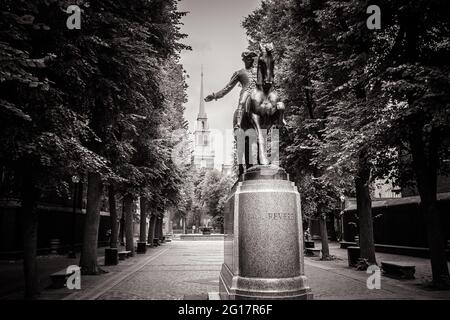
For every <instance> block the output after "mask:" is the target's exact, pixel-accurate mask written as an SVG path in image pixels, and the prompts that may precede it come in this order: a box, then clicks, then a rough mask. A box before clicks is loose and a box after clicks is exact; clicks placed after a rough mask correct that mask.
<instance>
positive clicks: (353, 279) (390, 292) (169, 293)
mask: <svg viewBox="0 0 450 320" xmlns="http://www.w3.org/2000/svg"><path fill="white" fill-rule="evenodd" d="M316 247H319V248H320V244H316ZM100 251H101V250H100ZM330 251H331V254H332V255H334V256H336V258H337V259H336V260H333V261H321V260H320V259H319V258H317V257H306V258H305V273H306V276H307V277H308V280H309V284H310V286H311V288H312V291H313V294H314V298H315V299H450V291H432V290H429V289H427V288H426V286H425V284H426V283H427V281H429V280H430V273H431V270H430V269H431V268H430V264H429V260H427V259H422V258H412V257H405V256H398V255H391V254H382V253H377V259H378V262H380V261H383V260H390V261H393V260H394V261H401V260H408V261H409V262H412V263H414V264H415V265H416V270H417V271H416V279H414V280H397V279H391V278H387V277H384V276H382V278H381V289H379V290H376V289H374V290H369V289H367V286H366V280H367V277H368V274H366V273H365V272H364V271H357V270H355V269H352V268H349V267H348V266H347V252H346V250H343V249H340V248H339V246H338V244H337V243H332V244H331V245H330ZM53 259H58V258H53ZM60 260H61V261H60V262H58V263H59V265H58V267H61V265H62V264H63V262H64V261H66V262H67V260H69V261H68V262H69V263H70V264H73V261H74V260H70V259H60ZM46 261H47V262H46V263H48V259H47V260H46ZM222 261H223V242H222V241H177V240H175V241H172V242H170V243H165V244H163V245H162V246H160V247H157V248H150V249H149V250H148V251H147V253H146V254H145V255H136V256H135V257H132V258H129V259H127V260H125V261H120V264H119V265H117V266H108V267H102V268H103V269H105V270H107V271H108V273H106V274H103V275H99V276H83V277H82V282H81V286H82V289H81V290H76V291H71V290H68V289H66V288H63V289H46V290H44V291H43V293H42V295H41V299H71V300H72V299H73V300H77V299H91V300H93V299H99V300H109V299H119V300H120V299H185V298H188V299H201V298H206V296H207V293H208V292H217V291H218V284H219V282H218V279H219V272H220V268H221V264H222ZM41 262H42V261H41ZM100 264H103V258H100ZM0 272H1V270H0ZM9 298H14V297H12V296H9ZM16 298H17V297H16ZM18 298H20V297H18Z"/></svg>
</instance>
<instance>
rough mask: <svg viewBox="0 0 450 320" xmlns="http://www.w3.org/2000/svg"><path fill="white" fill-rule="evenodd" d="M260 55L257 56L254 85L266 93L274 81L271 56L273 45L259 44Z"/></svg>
mask: <svg viewBox="0 0 450 320" xmlns="http://www.w3.org/2000/svg"><path fill="white" fill-rule="evenodd" d="M259 49H260V53H259V56H258V76H257V79H256V84H257V85H258V86H259V87H260V88H261V89H262V90H264V91H268V90H269V89H270V88H271V87H272V85H273V81H274V73H273V70H274V65H275V62H274V59H273V55H272V51H273V44H272V43H270V44H265V45H263V44H260V45H259Z"/></svg>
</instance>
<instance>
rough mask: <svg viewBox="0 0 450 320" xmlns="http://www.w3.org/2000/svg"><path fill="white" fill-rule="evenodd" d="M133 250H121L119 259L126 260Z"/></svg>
mask: <svg viewBox="0 0 450 320" xmlns="http://www.w3.org/2000/svg"><path fill="white" fill-rule="evenodd" d="M130 253H131V251H119V253H118V254H119V260H125V259H126V258H128V257H129V255H130Z"/></svg>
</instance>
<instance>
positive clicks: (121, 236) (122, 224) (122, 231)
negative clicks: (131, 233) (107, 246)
mask: <svg viewBox="0 0 450 320" xmlns="http://www.w3.org/2000/svg"><path fill="white" fill-rule="evenodd" d="M124 208H125V206H124V205H123V200H122V215H121V216H120V221H119V225H120V230H119V240H120V245H121V246H124V245H125V240H124V237H125V212H124Z"/></svg>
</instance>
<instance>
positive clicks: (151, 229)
mask: <svg viewBox="0 0 450 320" xmlns="http://www.w3.org/2000/svg"><path fill="white" fill-rule="evenodd" d="M155 227H156V216H155V215H154V214H152V215H150V223H149V226H148V238H147V243H149V244H150V245H151V246H153V239H154V237H155Z"/></svg>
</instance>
